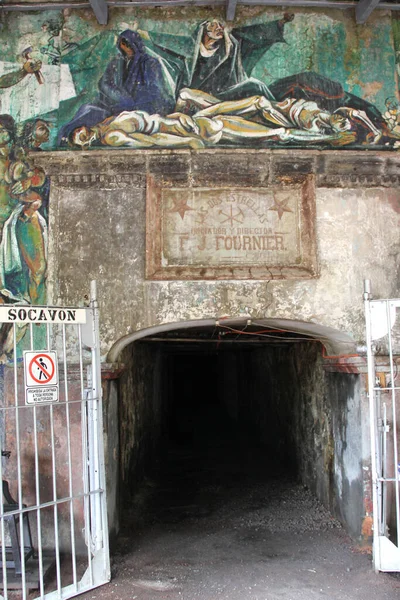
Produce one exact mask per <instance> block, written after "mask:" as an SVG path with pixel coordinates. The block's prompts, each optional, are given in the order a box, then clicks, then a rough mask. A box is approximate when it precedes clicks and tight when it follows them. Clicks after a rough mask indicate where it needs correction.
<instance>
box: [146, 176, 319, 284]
mask: <svg viewBox="0 0 400 600" xmlns="http://www.w3.org/2000/svg"><path fill="white" fill-rule="evenodd" d="M313 214H314V186H313V179H312V178H306V179H305V180H304V181H303V182H300V183H296V184H292V185H275V186H270V187H265V188H264V187H257V188H249V187H242V188H240V187H239V188H229V187H220V188H218V187H216V188H206V187H197V188H190V187H188V188H182V187H162V186H158V185H157V183H156V182H154V180H151V181H150V183H149V187H148V206H147V216H148V220H147V277H148V278H149V279H273V278H274V279H285V278H292V277H300V278H303V277H313V276H315V274H316V256H315V244H314V222H313Z"/></svg>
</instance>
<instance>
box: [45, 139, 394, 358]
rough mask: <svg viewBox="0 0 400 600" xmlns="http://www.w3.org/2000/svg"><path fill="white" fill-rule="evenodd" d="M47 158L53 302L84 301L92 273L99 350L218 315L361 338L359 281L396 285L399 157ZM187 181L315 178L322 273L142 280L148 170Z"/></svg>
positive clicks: (382, 293)
mask: <svg viewBox="0 0 400 600" xmlns="http://www.w3.org/2000/svg"><path fill="white" fill-rule="evenodd" d="M103 156H104V155H101V154H97V153H94V152H91V153H90V154H86V153H82V154H80V155H79V156H78V155H77V154H76V153H63V154H62V155H61V154H45V153H43V154H41V155H40V157H39V156H38V157H37V158H36V162H37V163H39V164H40V165H43V166H44V167H45V169H46V171H47V172H49V174H50V176H51V213H50V242H49V276H48V294H49V301H50V302H53V303H57V304H58V303H64V304H70V305H81V304H82V303H83V301H84V295H85V293H87V290H88V286H89V280H90V279H97V281H98V286H99V290H100V293H99V296H100V308H101V340H102V353H103V355H104V356H105V355H106V354H107V352H108V351H109V349H110V348H111V346H112V345H113V344H114V343H115V342H116V341H117V340H118V339H119V338H121V337H122V336H125V335H127V334H129V333H132V332H134V331H137V330H138V329H142V328H145V327H149V326H152V325H157V324H162V323H168V322H177V321H181V320H189V319H201V318H218V317H220V316H221V315H229V316H240V315H243V314H248V315H250V316H251V317H252V318H254V319H257V318H270V317H281V318H289V319H297V320H304V321H310V322H313V323H319V324H322V325H327V326H330V327H333V328H336V329H338V330H341V331H345V332H348V333H349V334H350V335H352V336H353V337H354V339H355V340H356V341H361V342H362V341H363V340H364V337H365V335H364V315H363V304H362V291H363V279H364V278H369V279H371V281H372V285H373V293H374V295H375V296H376V297H396V296H398V294H399V290H400V278H399V264H400V261H399V256H398V255H399V246H398V226H399V224H400V208H399V207H400V198H399V192H398V185H399V181H400V159H397V158H396V157H395V156H393V155H391V154H388V153H368V155H365V154H361V153H353V152H345V153H343V152H341V153H340V154H339V153H338V154H336V153H329V154H328V153H323V152H317V151H314V152H304V151H302V152H301V154H299V153H296V152H282V151H245V152H239V151H235V152H231V151H222V150H221V151H218V152H217V151H212V152H209V151H204V152H201V153H194V154H191V153H190V152H188V151H180V152H171V151H163V152H161V153H160V152H158V153H154V152H152V151H147V152H143V153H141V154H140V155H138V154H137V153H131V152H128V151H125V152H123V153H122V152H117V151H116V152H114V153H113V154H112V155H110V154H108V157H107V159H106V158H103ZM150 172H151V173H154V172H157V173H158V174H159V176H160V177H161V178H164V179H165V182H166V184H168V181H169V180H170V179H171V177H174V178H175V180H176V179H177V178H180V181H181V183H180V186H181V187H185V186H187V187H190V186H224V187H227V188H231V189H232V190H234V189H235V187H238V186H242V187H252V188H256V187H258V186H259V187H265V186H268V185H270V184H273V183H277V182H278V183H279V182H282V181H285V180H290V181H296V178H299V179H301V178H302V177H303V178H304V176H305V175H311V176H314V177H315V181H316V192H315V195H316V217H315V232H316V244H317V269H318V270H317V275H316V276H315V277H310V278H309V279H302V280H295V279H290V280H285V279H281V280H278V279H272V280H264V281H258V280H254V281H250V280H242V281H233V280H225V281H221V280H214V281H190V280H188V281H178V280H176V281H151V280H146V279H145V263H146V255H145V251H144V249H145V233H146V219H145V209H146V173H150Z"/></svg>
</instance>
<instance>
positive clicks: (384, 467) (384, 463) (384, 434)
mask: <svg viewBox="0 0 400 600" xmlns="http://www.w3.org/2000/svg"><path fill="white" fill-rule="evenodd" d="M382 408H383V431H382V437H383V451H382V478H383V480H384V481H383V482H382V486H383V489H382V526H383V527H382V534H383V535H386V534H387V527H386V524H387V492H388V482H387V476H388V475H387V409H386V402H384V403H383V406H382Z"/></svg>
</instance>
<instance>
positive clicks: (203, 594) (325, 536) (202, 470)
mask: <svg viewBox="0 0 400 600" xmlns="http://www.w3.org/2000/svg"><path fill="white" fill-rule="evenodd" d="M222 446H223V444H222V442H221V444H220V446H218V444H214V446H213V447H212V448H211V447H209V448H208V451H207V455H206V456H204V450H201V451H200V448H196V447H194V446H192V447H175V448H174V449H173V450H170V451H169V453H168V460H167V461H165V463H164V464H163V466H162V467H163V468H162V469H161V471H160V476H159V477H154V478H153V477H152V478H151V479H149V480H147V481H146V483H145V485H144V486H142V487H141V489H140V490H139V491H138V492H137V493H136V495H135V502H134V503H133V504H132V506H131V508H130V510H129V511H127V513H126V517H125V519H124V522H123V523H122V530H121V534H120V536H119V540H118V544H117V547H116V548H115V550H114V552H113V556H112V581H111V583H110V584H108V585H106V586H104V587H102V588H98V589H96V590H93V591H92V592H90V593H87V594H85V595H82V596H81V597H82V598H83V599H87V600H89V599H90V600H96V599H100V598H102V599H103V600H126V599H129V600H136V599H137V600H163V599H165V600H182V599H184V600H282V599H284V600H322V599H329V600H346V599H349V600H350V599H351V600H376V599H377V598H379V600H395V599H396V598H399V599H400V575H398V574H384V573H379V574H376V573H374V571H373V570H372V567H371V556H370V555H369V554H368V552H367V551H366V550H361V549H360V548H359V547H357V545H356V544H354V543H353V542H352V541H351V540H350V539H349V537H348V536H347V535H346V533H345V532H344V530H343V529H342V528H341V526H340V524H339V523H338V522H337V521H336V520H335V519H333V518H332V516H331V515H330V514H329V513H328V512H327V511H326V510H325V509H324V508H323V507H322V506H321V505H320V503H319V502H318V501H317V500H316V499H315V498H314V497H313V495H312V494H311V493H310V491H309V490H307V489H306V488H304V487H303V486H302V485H301V484H299V483H297V482H296V480H295V478H293V477H291V476H290V475H289V474H288V473H287V471H285V470H284V469H282V467H280V466H278V465H276V464H271V463H270V464H268V460H267V458H266V457H265V456H264V457H263V458H261V455H260V453H258V454H255V453H254V449H253V450H251V451H250V450H248V451H247V454H246V452H245V451H244V450H243V448H242V449H240V450H239V449H238V448H237V447H236V450H235V448H234V447H231V448H226V446H225V447H222ZM266 475H268V477H267V478H266Z"/></svg>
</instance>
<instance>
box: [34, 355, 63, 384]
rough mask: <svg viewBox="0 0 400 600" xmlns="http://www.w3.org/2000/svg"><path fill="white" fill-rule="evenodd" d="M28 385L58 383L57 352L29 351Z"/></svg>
mask: <svg viewBox="0 0 400 600" xmlns="http://www.w3.org/2000/svg"><path fill="white" fill-rule="evenodd" d="M29 354H30V356H28V357H27V358H28V372H27V380H28V385H31V386H32V385H33V386H45V385H54V384H55V383H57V372H56V366H55V361H56V359H55V352H41V353H40V352H39V353H36V352H35V353H29Z"/></svg>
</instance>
